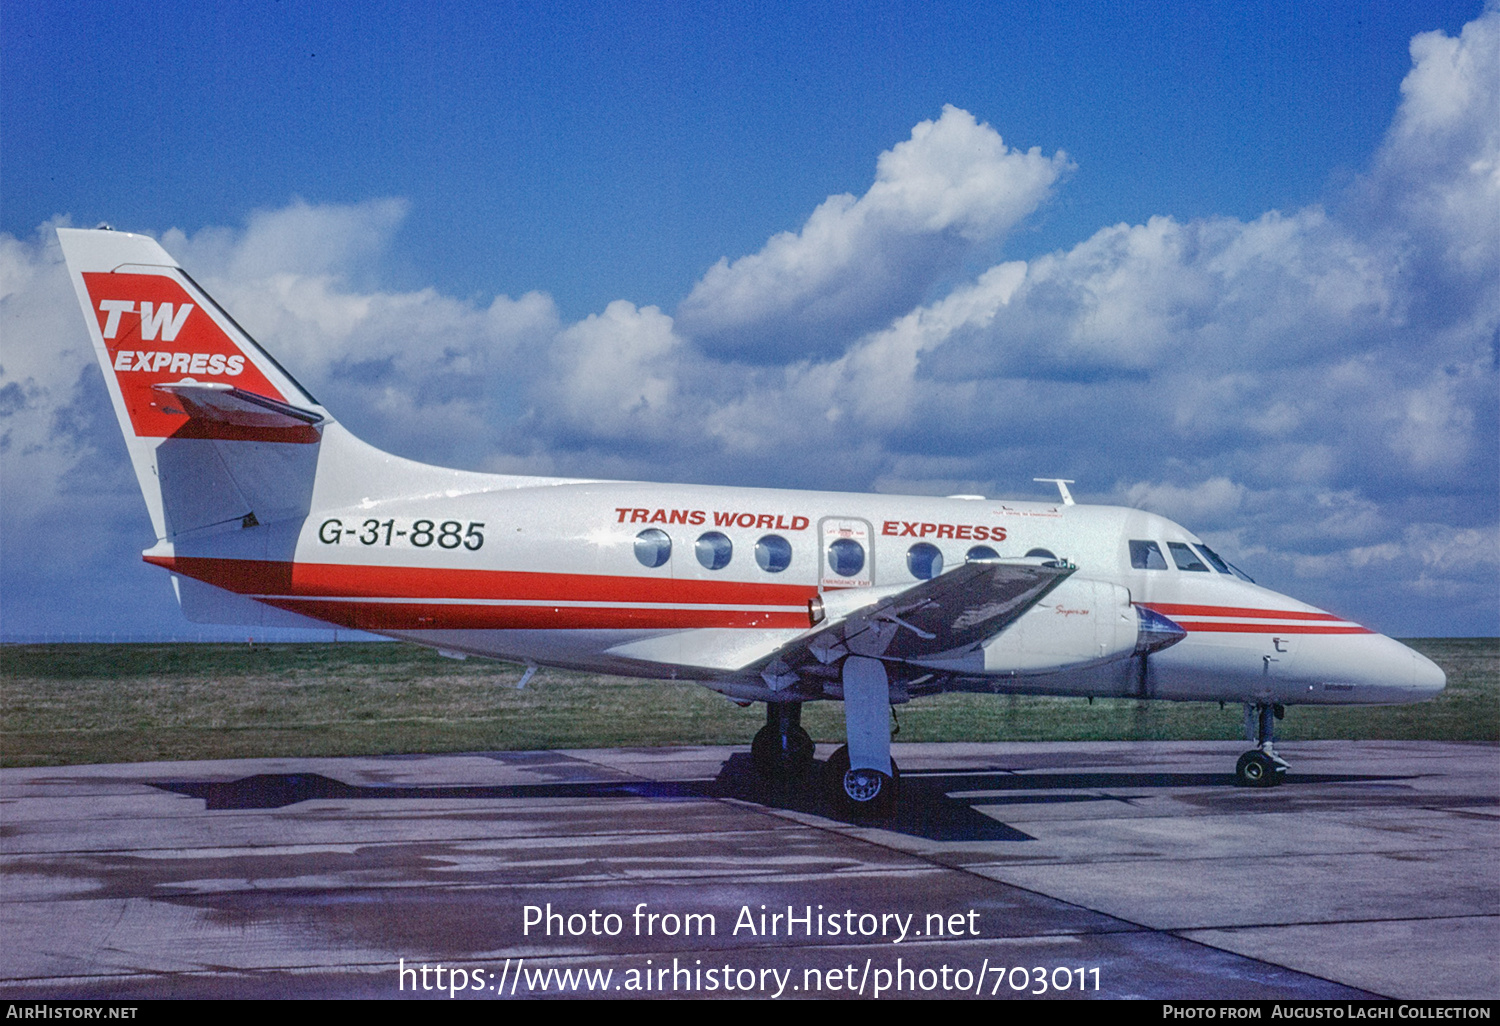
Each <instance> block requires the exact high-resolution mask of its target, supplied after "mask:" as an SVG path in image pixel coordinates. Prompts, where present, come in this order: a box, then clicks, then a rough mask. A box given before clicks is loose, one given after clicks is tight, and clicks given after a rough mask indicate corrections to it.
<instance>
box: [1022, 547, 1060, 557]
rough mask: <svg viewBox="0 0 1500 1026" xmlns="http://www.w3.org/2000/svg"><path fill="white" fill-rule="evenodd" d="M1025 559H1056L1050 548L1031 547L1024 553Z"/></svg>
mask: <svg viewBox="0 0 1500 1026" xmlns="http://www.w3.org/2000/svg"><path fill="white" fill-rule="evenodd" d="M1026 558H1027V559H1056V558H1057V556H1056V555H1054V554H1053V552H1052V550H1051V549H1032V550H1030V551H1029V552H1027V553H1026Z"/></svg>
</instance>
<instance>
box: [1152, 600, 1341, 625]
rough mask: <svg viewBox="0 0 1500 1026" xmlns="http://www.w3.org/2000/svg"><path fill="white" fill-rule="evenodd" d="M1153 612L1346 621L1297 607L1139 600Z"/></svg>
mask: <svg viewBox="0 0 1500 1026" xmlns="http://www.w3.org/2000/svg"><path fill="white" fill-rule="evenodd" d="M1136 604H1137V605H1141V606H1145V607H1146V608H1147V609H1149V610H1151V611H1152V612H1153V613H1160V614H1161V615H1162V616H1170V617H1178V616H1238V617H1240V618H1242V619H1246V620H1329V621H1332V622H1334V623H1344V622H1346V621H1345V620H1344V618H1343V617H1342V616H1334V615H1333V614H1332V613H1306V612H1301V611H1299V610H1295V609H1251V608H1246V607H1241V606H1193V605H1182V604H1178V603H1173V602H1138V603H1136Z"/></svg>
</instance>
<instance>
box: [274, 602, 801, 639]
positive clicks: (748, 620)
mask: <svg viewBox="0 0 1500 1026" xmlns="http://www.w3.org/2000/svg"><path fill="white" fill-rule="evenodd" d="M262 601H264V602H265V603H266V604H267V605H271V606H276V607H277V608H279V609H286V610H289V611H291V612H293V613H301V614H302V615H303V616H310V617H313V618H314V619H318V620H326V621H327V622H329V623H334V624H338V625H340V626H342V627H355V628H358V629H360V630H367V631H397V630H406V631H422V630H427V631H433V630H494V631H505V630H588V629H593V630H653V629H655V630H662V629H675V630H687V629H690V628H696V627H807V626H808V617H807V613H805V612H802V611H800V610H799V611H795V612H792V611H788V612H776V613H773V612H764V611H752V610H734V609H691V608H687V609H621V608H618V607H616V608H610V607H587V606H582V607H580V606H481V605H473V606H470V605H462V604H453V605H449V604H443V605H436V604H432V605H429V604H424V603H421V602H410V603H408V602H359V601H352V602H351V601H347V600H339V599H334V600H331V601H330V600H325V599H295V598H292V599H287V598H276V599H263V600H262Z"/></svg>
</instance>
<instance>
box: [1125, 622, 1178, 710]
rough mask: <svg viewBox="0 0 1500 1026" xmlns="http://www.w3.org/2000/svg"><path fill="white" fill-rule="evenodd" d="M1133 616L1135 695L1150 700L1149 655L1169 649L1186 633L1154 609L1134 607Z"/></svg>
mask: <svg viewBox="0 0 1500 1026" xmlns="http://www.w3.org/2000/svg"><path fill="white" fill-rule="evenodd" d="M1135 616H1136V635H1135V655H1136V675H1135V693H1136V697H1138V698H1150V697H1151V694H1150V684H1149V683H1148V675H1149V673H1150V671H1151V664H1150V657H1151V653H1152V652H1160V651H1161V650H1162V649H1164V648H1171V647H1172V646H1173V645H1175V644H1177V643H1178V642H1179V641H1181V640H1182V639H1183V638H1185V637H1187V631H1185V630H1183V629H1182V627H1181V626H1179V625H1178V624H1176V623H1173V622H1172V621H1171V620H1169V619H1167V618H1166V617H1165V616H1162V615H1161V614H1160V613H1158V612H1156V611H1155V610H1154V609H1148V608H1146V607H1145V606H1136V607H1135Z"/></svg>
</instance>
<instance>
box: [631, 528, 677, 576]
mask: <svg viewBox="0 0 1500 1026" xmlns="http://www.w3.org/2000/svg"><path fill="white" fill-rule="evenodd" d="M635 558H636V559H638V560H640V562H641V566H649V567H652V568H655V567H659V566H661V565H662V564H663V563H665V562H666V561H667V560H669V559H671V558H672V539H671V538H668V537H667V532H666V531H659V530H657V529H656V528H654V527H651V528H647V529H646V530H644V531H642V532H641V533H640V534H638V535H636V536H635Z"/></svg>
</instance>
